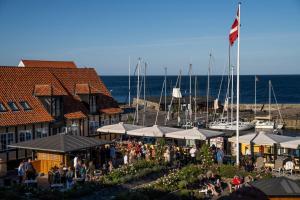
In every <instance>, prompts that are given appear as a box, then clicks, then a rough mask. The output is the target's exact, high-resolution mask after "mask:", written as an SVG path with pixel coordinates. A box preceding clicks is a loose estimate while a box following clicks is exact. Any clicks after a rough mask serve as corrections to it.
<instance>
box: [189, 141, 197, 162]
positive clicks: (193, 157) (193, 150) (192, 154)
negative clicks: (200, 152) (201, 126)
mask: <svg viewBox="0 0 300 200" xmlns="http://www.w3.org/2000/svg"><path fill="white" fill-rule="evenodd" d="M196 152H197V149H196V147H195V145H194V146H193V147H192V148H191V149H190V155H191V159H192V163H195V161H196Z"/></svg>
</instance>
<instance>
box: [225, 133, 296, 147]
mask: <svg viewBox="0 0 300 200" xmlns="http://www.w3.org/2000/svg"><path fill="white" fill-rule="evenodd" d="M228 140H229V141H230V142H236V137H231V138H229V139H228ZM289 140H291V137H289V136H283V135H275V134H272V133H265V132H263V131H262V132H259V133H250V134H247V135H242V136H240V137H239V142H240V143H244V144H250V143H251V142H252V143H254V144H257V145H270V146H272V145H274V144H281V143H282V142H286V141H289Z"/></svg>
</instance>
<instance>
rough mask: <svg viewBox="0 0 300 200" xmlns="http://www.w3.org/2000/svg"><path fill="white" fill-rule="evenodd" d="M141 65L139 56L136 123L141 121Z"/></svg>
mask: <svg viewBox="0 0 300 200" xmlns="http://www.w3.org/2000/svg"><path fill="white" fill-rule="evenodd" d="M140 67H141V58H139V61H138V66H137V87H136V90H137V92H136V123H137V124H138V123H139V101H140Z"/></svg>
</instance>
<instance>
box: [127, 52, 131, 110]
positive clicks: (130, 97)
mask: <svg viewBox="0 0 300 200" xmlns="http://www.w3.org/2000/svg"><path fill="white" fill-rule="evenodd" d="M130 64H131V63H130V56H129V59H128V105H129V107H130V105H131V104H130V103H131V102H130V101H131V99H130V98H131V96H130V92H131V91H130V90H131V89H130Z"/></svg>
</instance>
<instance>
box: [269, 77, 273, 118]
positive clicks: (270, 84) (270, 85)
mask: <svg viewBox="0 0 300 200" xmlns="http://www.w3.org/2000/svg"><path fill="white" fill-rule="evenodd" d="M271 87H272V83H271V80H269V121H270V120H271Z"/></svg>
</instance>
